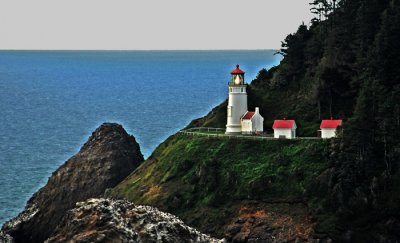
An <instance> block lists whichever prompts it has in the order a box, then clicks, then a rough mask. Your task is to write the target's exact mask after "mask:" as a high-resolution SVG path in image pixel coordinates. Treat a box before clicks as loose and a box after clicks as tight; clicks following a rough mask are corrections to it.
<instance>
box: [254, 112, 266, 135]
mask: <svg viewBox="0 0 400 243" xmlns="http://www.w3.org/2000/svg"><path fill="white" fill-rule="evenodd" d="M251 121H252V125H253V126H252V130H253V131H254V132H263V131H264V118H263V117H262V116H261V115H260V114H259V113H256V114H254V116H253V117H252V118H251Z"/></svg>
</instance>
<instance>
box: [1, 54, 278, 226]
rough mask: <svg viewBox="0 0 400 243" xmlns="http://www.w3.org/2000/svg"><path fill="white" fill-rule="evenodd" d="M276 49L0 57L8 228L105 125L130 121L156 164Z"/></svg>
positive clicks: (273, 59)
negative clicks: (168, 144) (230, 86)
mask: <svg viewBox="0 0 400 243" xmlns="http://www.w3.org/2000/svg"><path fill="white" fill-rule="evenodd" d="M272 54H273V51H130V52H127V51H0V225H2V224H3V223H4V222H5V221H6V220H8V219H9V218H11V217H14V216H15V215H16V214H17V213H18V212H20V211H21V210H22V209H23V207H24V206H25V203H26V201H27V199H29V198H30V197H31V195H32V194H33V193H34V192H35V191H36V190H37V189H38V188H40V187H42V186H43V185H44V184H45V183H46V182H47V178H48V177H49V176H50V175H51V172H53V171H54V170H55V169H57V167H58V166H60V165H61V164H62V163H63V162H64V161H66V160H67V159H68V158H69V157H71V156H72V155H73V154H75V153H76V152H78V150H79V148H80V147H81V145H82V144H83V143H84V142H85V141H86V140H87V138H88V137H89V136H90V134H91V133H92V132H93V131H94V130H95V129H96V128H97V127H98V126H99V125H100V124H101V123H103V122H118V123H121V124H122V125H123V126H124V127H125V129H126V130H127V131H128V133H130V134H133V135H134V136H135V137H136V139H137V140H138V142H139V143H140V146H141V149H142V153H143V154H144V155H145V157H148V156H149V155H150V154H151V152H152V151H153V150H154V148H155V147H156V146H157V145H158V144H159V143H161V142H162V141H163V140H164V139H166V138H167V137H168V136H169V135H171V134H173V133H175V132H176V131H178V130H179V129H181V128H182V127H184V126H185V125H187V124H188V123H189V122H190V121H191V120H193V119H195V118H197V117H200V116H203V115H205V114H207V112H208V111H209V110H210V109H211V108H212V107H214V106H215V105H217V104H219V103H221V102H222V101H223V100H224V99H225V98H226V97H227V88H226V85H227V82H228V81H229V72H230V70H232V69H234V68H235V64H236V63H239V64H241V66H240V67H241V68H242V69H243V70H245V71H246V77H247V81H250V80H251V79H253V78H254V77H255V76H256V75H257V73H258V71H259V70H260V69H261V68H264V67H265V68H268V67H271V66H273V65H276V64H278V63H279V61H280V57H278V56H273V55H272Z"/></svg>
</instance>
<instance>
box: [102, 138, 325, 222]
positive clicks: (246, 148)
mask: <svg viewBox="0 0 400 243" xmlns="http://www.w3.org/2000/svg"><path fill="white" fill-rule="evenodd" d="M328 145H329V142H328V141H324V140H266V141H261V140H260V141H257V140H247V139H226V138H207V137H201V136H199V137H193V136H185V135H174V136H171V137H170V138H169V139H167V141H165V142H164V143H163V144H161V145H160V146H159V147H158V148H157V149H156V150H155V151H154V153H153V154H152V156H151V157H150V158H149V159H148V160H147V161H145V162H144V163H143V164H142V165H141V166H140V167H139V168H138V169H137V170H136V171H135V172H134V173H133V174H131V175H130V176H129V177H128V178H127V179H126V180H125V181H123V182H122V183H121V184H119V185H118V186H117V187H116V188H114V189H113V190H111V191H110V192H109V193H108V196H111V197H117V198H125V199H128V200H130V201H133V202H135V203H145V204H150V205H154V206H158V207H160V208H161V209H163V210H167V211H169V212H173V213H175V214H178V215H179V216H182V217H185V215H190V214H191V213H194V211H196V210H197V211H198V210H204V209H205V208H222V207H225V206H224V205H227V204H229V203H232V202H235V201H240V200H247V199H255V200H269V199H288V200H290V199H298V198H302V197H303V194H304V193H305V192H306V190H307V188H309V187H310V185H311V184H312V183H313V182H314V181H315V178H316V177H317V176H318V175H319V174H320V173H321V172H322V171H324V170H325V169H326V168H328V166H329V163H330V162H329V159H327V158H328V152H327V151H328ZM154 186H159V187H160V190H154ZM153 192H155V193H153ZM213 212H214V211H213ZM200 228H201V227H200Z"/></svg>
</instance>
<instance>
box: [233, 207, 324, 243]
mask: <svg viewBox="0 0 400 243" xmlns="http://www.w3.org/2000/svg"><path fill="white" fill-rule="evenodd" d="M313 226H314V225H313V223H312V220H311V219H310V217H309V212H308V209H307V206H305V205H304V204H302V203H300V202H292V203H288V202H276V203H271V202H269V203H266V202H259V201H247V202H243V203H242V204H241V206H240V209H239V211H238V217H237V218H236V219H235V220H234V221H233V222H232V223H231V224H229V225H227V226H226V229H225V237H226V239H227V240H228V241H229V242H234V243H246V242H251V243H265V242H276V243H278V242H321V243H322V242H326V241H324V240H322V241H321V240H317V239H313V237H312V234H313Z"/></svg>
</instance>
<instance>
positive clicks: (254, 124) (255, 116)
mask: <svg viewBox="0 0 400 243" xmlns="http://www.w3.org/2000/svg"><path fill="white" fill-rule="evenodd" d="M240 125H241V127H242V133H243V134H257V133H262V132H263V131H264V118H263V117H262V116H261V115H260V109H259V108H258V107H256V110H255V111H254V112H253V111H247V112H246V113H245V114H244V115H243V116H242V118H241V119H240Z"/></svg>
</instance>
